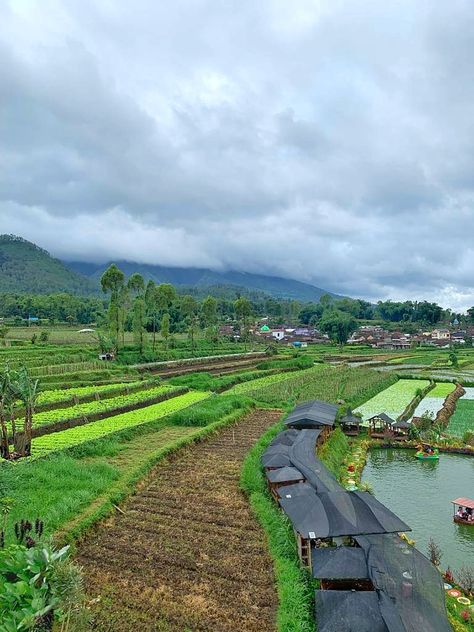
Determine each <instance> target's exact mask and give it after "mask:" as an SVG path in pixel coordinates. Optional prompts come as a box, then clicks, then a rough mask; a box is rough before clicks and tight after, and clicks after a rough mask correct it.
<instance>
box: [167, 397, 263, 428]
mask: <svg viewBox="0 0 474 632" xmlns="http://www.w3.org/2000/svg"><path fill="white" fill-rule="evenodd" d="M254 406H255V402H254V401H253V400H252V399H250V398H249V397H243V396H237V395H219V396H217V395H215V396H213V397H211V398H209V399H208V400H206V401H204V402H201V403H200V404H198V405H197V406H192V407H191V408H187V409H186V410H180V411H179V412H176V413H174V414H173V415H171V416H170V418H169V423H170V424H173V425H175V426H207V425H209V424H210V423H212V422H213V421H215V420H216V419H219V418H221V417H224V416H225V415H229V414H231V413H232V412H235V411H237V410H241V411H246V410H250V408H253V407H254Z"/></svg>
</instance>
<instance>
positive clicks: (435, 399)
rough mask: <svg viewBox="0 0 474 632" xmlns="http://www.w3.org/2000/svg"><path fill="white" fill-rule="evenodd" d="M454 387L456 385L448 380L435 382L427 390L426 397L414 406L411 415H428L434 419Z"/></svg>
mask: <svg viewBox="0 0 474 632" xmlns="http://www.w3.org/2000/svg"><path fill="white" fill-rule="evenodd" d="M455 388H456V386H455V385H454V384H451V383H450V382H437V383H436V384H435V387H434V388H433V389H432V390H430V391H429V393H428V395H427V396H426V397H423V399H422V400H421V401H420V403H419V404H418V406H417V407H416V408H415V411H414V413H413V417H422V416H423V415H425V416H426V415H429V416H431V417H432V418H433V419H434V418H435V417H436V414H437V413H438V411H440V410H441V408H442V407H443V404H444V400H445V399H446V397H447V396H448V395H449V394H450V393H452V392H453V391H454V389H455Z"/></svg>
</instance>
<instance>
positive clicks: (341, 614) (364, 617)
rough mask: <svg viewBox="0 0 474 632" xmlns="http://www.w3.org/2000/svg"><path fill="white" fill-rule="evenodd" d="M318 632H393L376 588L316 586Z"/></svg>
mask: <svg viewBox="0 0 474 632" xmlns="http://www.w3.org/2000/svg"><path fill="white" fill-rule="evenodd" d="M315 596H316V619H317V622H318V632H389V630H388V628H387V626H386V625H385V622H384V620H383V618H382V615H381V613H380V607H379V598H378V595H377V593H376V592H374V591H354V590H316V592H315Z"/></svg>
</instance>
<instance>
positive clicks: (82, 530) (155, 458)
mask: <svg viewBox="0 0 474 632" xmlns="http://www.w3.org/2000/svg"><path fill="white" fill-rule="evenodd" d="M248 412H249V409H248V408H247V409H245V408H241V409H238V410H236V411H234V412H232V413H230V414H229V415H226V416H225V417H223V418H222V419H219V420H218V421H215V422H214V423H212V424H210V425H208V426H204V427H202V428H196V432H195V433H193V434H190V435H188V436H185V437H181V438H180V439H177V440H175V441H173V442H171V443H170V444H168V445H167V446H165V447H162V448H159V449H158V450H157V451H156V452H154V453H152V454H151V455H150V456H149V458H148V459H147V460H146V462H145V463H142V464H141V465H140V466H139V467H137V468H135V469H133V470H132V471H131V472H130V474H129V475H128V476H127V477H125V478H124V479H122V480H121V481H120V482H119V483H118V484H117V485H114V486H113V487H112V488H111V489H110V490H109V491H108V492H107V493H106V494H104V495H103V496H101V497H99V498H98V499H96V501H94V502H93V503H92V505H89V507H87V508H86V509H85V510H84V511H83V512H82V513H81V514H80V515H79V516H78V517H77V518H76V519H73V520H72V521H70V522H69V523H68V524H69V526H68V525H67V524H66V525H65V526H64V528H63V529H61V530H60V531H58V532H57V533H56V535H55V538H54V539H55V540H56V541H57V542H58V543H60V544H64V543H67V544H71V545H74V544H76V543H77V542H79V541H80V540H81V539H82V538H83V537H84V536H85V535H86V533H87V532H88V531H89V530H90V529H92V528H93V527H94V526H95V525H97V524H98V523H99V522H100V521H102V520H104V519H105V518H107V517H108V516H110V515H111V514H113V513H114V512H115V511H116V510H117V509H116V506H118V505H119V504H120V503H122V502H123V501H124V500H125V499H127V498H128V497H130V496H133V495H134V494H135V493H136V492H137V491H138V489H139V488H140V487H141V486H142V485H144V484H145V483H146V481H147V480H148V478H149V477H150V476H151V475H152V472H153V468H154V466H155V465H157V464H158V463H159V462H160V461H162V460H163V459H164V458H166V457H167V456H169V455H170V454H174V453H176V452H178V451H179V450H181V449H183V448H185V447H187V446H189V445H191V444H193V443H197V442H200V441H203V440H204V439H206V438H207V437H208V436H209V435H212V434H215V433H216V432H218V431H219V430H221V429H222V428H225V427H226V426H229V425H231V424H233V423H236V422H237V421H239V420H240V419H241V418H242V417H244V416H245V415H246V414H248Z"/></svg>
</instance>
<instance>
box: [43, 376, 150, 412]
mask: <svg viewBox="0 0 474 632" xmlns="http://www.w3.org/2000/svg"><path fill="white" fill-rule="evenodd" d="M154 383H155V382H154V381H150V380H142V381H136V382H116V383H115V384H103V385H102V386H95V385H91V386H78V387H75V388H68V389H64V388H57V389H54V390H49V391H43V392H42V393H40V394H39V397H38V403H37V405H38V407H40V406H49V405H52V404H62V403H65V404H66V403H68V402H71V403H73V401H74V399H75V398H77V399H79V400H80V399H83V398H88V397H91V396H95V395H96V394H98V395H109V394H110V393H115V392H117V391H118V392H120V391H126V390H127V389H130V390H131V391H132V390H134V389H136V390H138V389H140V388H141V387H142V388H143V389H145V388H146V387H147V386H151V385H153V384H154Z"/></svg>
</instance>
